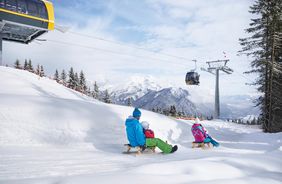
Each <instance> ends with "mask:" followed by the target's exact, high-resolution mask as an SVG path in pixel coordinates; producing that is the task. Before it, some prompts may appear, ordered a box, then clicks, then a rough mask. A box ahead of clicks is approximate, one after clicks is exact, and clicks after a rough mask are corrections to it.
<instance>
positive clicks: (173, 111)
mask: <svg viewBox="0 0 282 184" xmlns="http://www.w3.org/2000/svg"><path fill="white" fill-rule="evenodd" d="M169 114H170V115H171V116H174V117H175V116H176V114H177V112H176V108H175V106H174V105H172V106H170V110H169Z"/></svg>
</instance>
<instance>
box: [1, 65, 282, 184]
mask: <svg viewBox="0 0 282 184" xmlns="http://www.w3.org/2000/svg"><path fill="white" fill-rule="evenodd" d="M0 76H1V77H0V84H1V85H0V184H38V183H40V184H54V183H57V184H78V183H84V184H85V183H117V184H119V183H136V184H139V183H140V184H141V183H142V184H143V183H195V182H197V183H198V184H202V183H203V184H204V183H205V184H206V183H207V182H208V183H211V184H226V183H228V184H233V183H234V184H238V183H239V184H249V183H256V184H265V183H271V184H278V183H280V184H281V183H282V173H281V172H282V171H281V170H282V159H281V157H282V154H281V151H282V142H281V140H282V134H281V133H276V134H266V133H263V132H262V131H261V130H260V129H259V127H258V126H246V125H238V124H232V123H228V122H223V121H220V120H216V121H203V122H202V124H203V125H204V126H205V127H206V128H207V129H208V130H209V133H210V134H211V135H212V136H214V137H215V138H216V139H217V140H218V141H219V142H220V143H221V146H220V147H219V148H213V149H206V150H202V149H192V148H191V142H192V141H193V137H192V135H191V131H190V129H191V125H192V123H193V122H192V121H185V120H176V119H173V118H169V117H165V116H162V115H160V114H156V113H153V112H149V111H146V110H143V109H141V111H142V117H141V121H148V122H149V123H150V128H152V129H153V130H154V131H155V135H156V136H157V137H159V138H161V139H163V140H167V141H168V142H169V143H172V144H177V145H178V146H179V150H178V151H177V152H175V153H173V154H168V155H164V154H162V153H160V152H159V151H158V152H157V153H156V154H143V155H141V156H135V155H127V154H121V153H122V151H124V150H125V148H124V147H123V144H124V143H127V140H126V135H125V127H124V120H125V118H126V117H127V116H128V115H131V113H132V110H133V108H132V107H125V106H118V105H112V104H104V103H101V102H99V101H96V100H94V99H91V98H88V97H86V96H85V95H81V94H79V93H77V92H75V91H72V90H70V89H67V88H65V87H63V86H62V85H59V84H57V83H56V82H55V81H53V80H50V79H48V78H39V77H38V76H36V75H34V74H31V73H29V72H26V71H21V70H16V69H12V68H7V67H0Z"/></svg>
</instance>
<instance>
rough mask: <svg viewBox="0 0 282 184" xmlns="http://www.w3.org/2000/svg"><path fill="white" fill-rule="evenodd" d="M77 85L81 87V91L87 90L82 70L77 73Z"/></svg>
mask: <svg viewBox="0 0 282 184" xmlns="http://www.w3.org/2000/svg"><path fill="white" fill-rule="evenodd" d="M79 86H80V88H81V92H83V93H86V90H87V85H86V79H85V77H84V73H83V71H82V70H81V72H80V74H79Z"/></svg>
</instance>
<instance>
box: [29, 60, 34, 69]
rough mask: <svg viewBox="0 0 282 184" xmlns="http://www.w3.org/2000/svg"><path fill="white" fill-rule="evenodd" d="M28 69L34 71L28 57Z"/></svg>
mask: <svg viewBox="0 0 282 184" xmlns="http://www.w3.org/2000/svg"><path fill="white" fill-rule="evenodd" d="M28 71H30V72H34V70H33V66H32V63H31V60H30V59H29V61H28Z"/></svg>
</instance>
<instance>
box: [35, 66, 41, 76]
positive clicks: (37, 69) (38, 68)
mask: <svg viewBox="0 0 282 184" xmlns="http://www.w3.org/2000/svg"><path fill="white" fill-rule="evenodd" d="M35 74H36V75H39V76H40V66H39V64H38V65H37V67H36V71H35Z"/></svg>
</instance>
